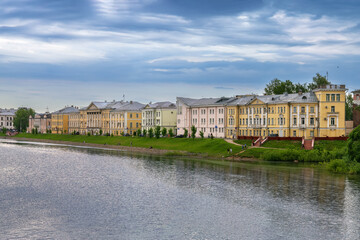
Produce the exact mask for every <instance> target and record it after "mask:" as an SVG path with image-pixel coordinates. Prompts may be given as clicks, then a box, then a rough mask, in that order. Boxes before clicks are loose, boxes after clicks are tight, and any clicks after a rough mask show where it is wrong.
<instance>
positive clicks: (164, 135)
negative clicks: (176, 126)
mask: <svg viewBox="0 0 360 240" xmlns="http://www.w3.org/2000/svg"><path fill="white" fill-rule="evenodd" d="M166 134H167V129H166V128H163V129H162V130H161V135H162V136H163V137H166Z"/></svg>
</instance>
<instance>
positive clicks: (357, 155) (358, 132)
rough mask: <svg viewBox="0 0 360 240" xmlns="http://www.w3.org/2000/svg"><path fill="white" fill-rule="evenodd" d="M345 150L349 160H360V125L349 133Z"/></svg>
mask: <svg viewBox="0 0 360 240" xmlns="http://www.w3.org/2000/svg"><path fill="white" fill-rule="evenodd" d="M347 150H348V156H349V158H350V160H353V161H357V162H360V125H359V126H357V127H356V128H355V129H354V130H353V131H352V132H351V133H350V135H349V139H348V145H347Z"/></svg>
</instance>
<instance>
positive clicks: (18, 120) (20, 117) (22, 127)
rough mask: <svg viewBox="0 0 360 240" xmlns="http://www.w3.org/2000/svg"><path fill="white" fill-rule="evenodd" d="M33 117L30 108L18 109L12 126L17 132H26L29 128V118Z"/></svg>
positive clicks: (32, 111)
mask: <svg viewBox="0 0 360 240" xmlns="http://www.w3.org/2000/svg"><path fill="white" fill-rule="evenodd" d="M30 116H32V117H34V116H35V111H34V110H33V109H31V108H19V109H18V110H17V111H16V113H15V117H14V126H15V128H16V129H17V130H18V131H19V132H24V131H26V128H27V127H28V126H29V117H30Z"/></svg>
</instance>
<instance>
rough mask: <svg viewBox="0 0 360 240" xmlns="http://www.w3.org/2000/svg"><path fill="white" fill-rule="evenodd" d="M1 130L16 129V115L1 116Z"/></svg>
mask: <svg viewBox="0 0 360 240" xmlns="http://www.w3.org/2000/svg"><path fill="white" fill-rule="evenodd" d="M0 128H6V129H14V115H13V114H12V115H0Z"/></svg>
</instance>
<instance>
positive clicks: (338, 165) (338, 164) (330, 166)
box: [326, 159, 349, 173]
mask: <svg viewBox="0 0 360 240" xmlns="http://www.w3.org/2000/svg"><path fill="white" fill-rule="evenodd" d="M326 169H327V170H329V171H332V172H336V173H347V172H349V167H348V165H347V163H346V160H345V159H333V160H331V161H330V162H329V163H327V164H326Z"/></svg>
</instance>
